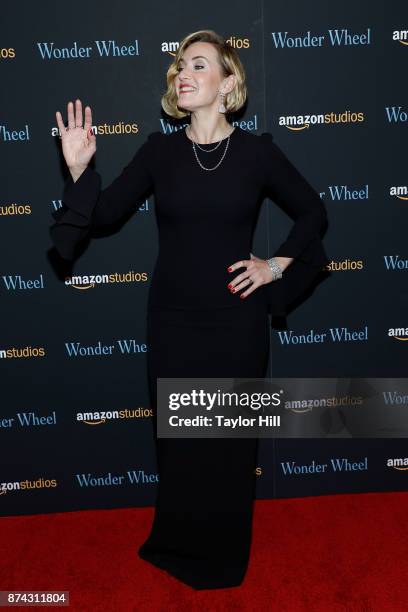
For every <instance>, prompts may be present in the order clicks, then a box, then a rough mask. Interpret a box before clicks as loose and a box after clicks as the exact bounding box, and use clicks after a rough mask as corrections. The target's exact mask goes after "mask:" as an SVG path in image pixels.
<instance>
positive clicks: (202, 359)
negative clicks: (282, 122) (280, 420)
mask: <svg viewBox="0 0 408 612" xmlns="http://www.w3.org/2000/svg"><path fill="white" fill-rule="evenodd" d="M227 142H228V141H227V140H226V139H225V140H223V141H221V143H220V146H219V147H218V148H216V150H213V151H211V149H214V144H212V145H208V146H203V148H204V149H206V150H205V151H199V152H198V155H199V158H200V160H201V161H202V163H203V165H204V166H206V167H213V166H214V165H215V164H216V163H217V161H218V160H219V159H220V157H221V155H222V154H223V151H224V147H225V146H226V144H227ZM207 149H208V150H207ZM152 192H154V194H155V204H156V206H155V212H156V218H157V225H158V233H159V255H158V259H157V261H156V265H155V269H154V273H153V278H152V281H151V284H150V288H149V300H148V313H147V344H148V352H147V359H148V382H149V390H150V395H151V404H152V407H153V411H154V423H156V416H157V409H158V407H157V398H156V382H157V378H159V377H165V378H172V377H184V378H203V377H204V378H205V377H212V378H224V377H225V378H228V377H233V378H264V377H265V375H266V366H267V359H268V351H269V330H268V305H269V307H271V309H272V313H273V314H285V313H286V309H287V307H288V305H289V304H290V303H291V302H292V301H293V300H294V299H296V298H297V297H299V295H301V294H302V292H304V291H306V289H307V288H308V287H309V286H310V283H311V282H312V280H314V278H315V276H316V275H317V273H318V272H319V271H320V269H321V267H322V266H323V265H324V264H325V263H326V262H327V258H326V254H325V252H324V249H323V246H322V243H321V239H320V235H319V232H320V231H321V229H322V226H323V223H324V221H325V216H326V214H325V209H324V205H323V204H322V202H321V200H320V198H319V196H318V194H317V193H316V192H315V191H314V190H313V188H312V187H311V186H310V185H309V184H308V183H307V182H306V180H305V179H304V178H303V177H302V176H301V175H300V173H299V172H298V171H297V170H296V169H295V168H294V166H293V165H292V164H291V163H290V162H289V160H288V159H287V158H286V157H285V155H284V154H283V152H282V151H281V150H280V149H279V148H278V147H277V145H275V143H274V142H273V139H272V136H271V135H270V134H264V135H262V136H255V135H253V134H250V133H246V132H244V131H243V130H241V129H240V128H235V130H234V132H233V133H232V135H231V137H230V140H229V146H228V150H227V151H226V154H225V157H224V159H223V161H222V163H221V165H220V166H219V167H218V168H217V169H216V170H214V171H206V170H203V169H202V168H200V166H199V165H198V163H197V161H196V159H195V156H194V152H193V150H192V143H191V141H190V140H189V139H188V137H187V135H186V133H185V132H184V130H180V131H178V132H175V133H173V134H171V135H170V136H165V135H162V134H161V133H159V132H153V133H152V134H150V135H149V137H148V138H147V139H146V141H145V142H144V143H143V144H142V146H141V147H140V148H139V149H138V151H137V152H136V154H135V156H134V157H133V159H132V160H131V161H130V163H129V164H128V165H127V166H126V167H125V168H124V170H123V171H122V173H121V175H120V176H118V177H117V178H116V179H115V181H113V182H112V183H111V185H109V187H107V188H106V189H103V190H101V180H100V176H99V174H98V173H97V172H95V171H94V170H92V169H91V168H89V167H88V168H87V170H86V171H85V172H84V173H83V174H82V175H81V176H80V178H79V179H78V180H77V181H76V182H75V183H74V182H73V181H72V180H71V179H69V180H68V181H67V183H66V185H65V188H64V193H63V197H62V201H63V207H62V209H60V210H59V211H57V212H56V213H54V220H55V223H54V225H53V226H52V227H51V237H52V239H53V241H54V244H55V246H56V248H57V249H58V251H59V253H60V254H61V256H62V257H64V258H66V259H72V258H74V257H75V254H76V248H77V246H78V245H79V244H80V243H81V242H82V240H83V239H84V238H85V237H86V236H87V235H88V233H89V231H90V229H91V228H93V227H103V226H106V225H110V224H112V223H115V222H116V221H119V220H121V219H122V218H123V217H124V216H125V215H126V214H128V213H129V212H132V211H136V210H137V206H138V204H139V203H140V201H141V199H142V198H143V197H146V196H147V195H148V194H149V193H152ZM265 192H266V193H267V194H268V195H269V196H270V197H271V198H273V199H274V200H275V201H276V202H277V204H278V205H280V206H282V207H283V208H284V209H285V210H286V211H287V213H288V214H289V215H290V216H291V217H292V218H293V219H294V225H293V227H292V230H291V232H290V234H289V236H288V238H287V240H286V241H285V242H284V243H283V244H282V245H281V246H280V247H279V249H278V251H277V253H276V254H277V255H285V256H290V257H295V258H296V259H295V261H294V262H293V263H292V264H291V265H290V266H289V267H288V268H287V269H286V270H285V272H284V277H283V278H282V279H280V280H278V281H276V282H273V283H269V284H268V285H264V286H262V287H260V288H259V289H257V290H255V291H254V292H253V293H251V294H250V295H249V296H248V297H247V298H245V299H244V300H241V299H240V297H239V294H240V293H241V292H238V293H237V294H235V295H234V294H231V293H230V291H229V290H228V288H227V285H228V283H229V282H230V281H231V280H232V278H234V277H235V276H237V274H238V273H239V272H241V271H244V268H242V269H240V270H239V271H235V272H233V273H231V274H230V273H229V272H228V271H227V267H228V266H230V265H231V264H233V263H235V262H237V261H240V260H242V259H249V258H250V252H251V245H252V237H253V230H254V227H255V224H256V221H257V217H258V212H259V208H260V206H261V204H262V201H263V199H264V196H265ZM136 248H137V246H136ZM154 441H155V444H156V451H157V461H158V472H159V485H158V495H157V501H156V509H155V517H154V521H153V525H152V530H151V533H150V535H149V537H148V538H147V540H146V542H144V543H143V545H142V546H141V547H140V549H139V555H140V556H141V557H142V558H143V559H145V560H146V561H149V562H150V563H152V564H153V565H155V566H156V567H158V568H160V569H162V570H166V571H167V572H169V573H170V574H172V575H173V576H175V577H176V578H178V579H179V580H181V581H183V582H184V583H186V584H188V585H190V586H191V587H193V588H195V589H216V588H222V587H232V586H237V585H239V584H241V582H242V580H243V579H244V576H245V572H246V569H247V565H248V560H249V554H250V543H251V528H252V506H253V498H254V493H255V467H256V455H257V439H256V438H253V439H251V438H249V439H228V438H225V439H212V438H209V439H195V438H192V439H166V438H158V437H157V433H156V430H155V428H154Z"/></svg>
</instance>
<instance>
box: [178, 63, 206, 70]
mask: <svg viewBox="0 0 408 612" xmlns="http://www.w3.org/2000/svg"><path fill="white" fill-rule="evenodd" d="M194 68H204V66H203V65H202V64H196V65H195V66H194ZM180 70H183V66H177V72H180Z"/></svg>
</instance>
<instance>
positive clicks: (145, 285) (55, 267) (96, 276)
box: [0, 0, 408, 516]
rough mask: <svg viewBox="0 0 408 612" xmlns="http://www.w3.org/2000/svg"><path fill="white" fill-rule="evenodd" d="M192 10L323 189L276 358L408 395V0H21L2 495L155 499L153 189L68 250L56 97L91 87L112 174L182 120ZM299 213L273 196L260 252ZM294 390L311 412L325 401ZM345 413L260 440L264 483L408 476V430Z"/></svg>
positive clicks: (320, 486)
mask: <svg viewBox="0 0 408 612" xmlns="http://www.w3.org/2000/svg"><path fill="white" fill-rule="evenodd" d="M200 29H213V30H215V31H217V32H219V33H220V34H222V35H223V36H224V37H225V38H227V39H228V41H229V42H230V44H231V45H232V46H234V47H235V48H236V49H237V50H238V52H239V55H240V58H241V59H242V62H243V64H244V66H245V69H246V73H247V82H248V83H247V84H248V90H249V98H248V104H247V105H246V107H245V109H243V112H242V113H241V114H240V115H239V116H234V117H232V118H231V120H232V122H233V123H234V124H235V125H239V126H240V127H241V128H242V129H245V130H248V131H251V132H254V133H255V134H261V133H262V132H264V131H268V132H271V133H272V134H273V135H274V138H275V141H276V142H277V144H278V145H279V146H280V147H281V148H282V149H283V151H284V152H285V153H286V155H287V156H288V157H289V158H290V159H291V161H292V162H293V163H294V164H295V165H296V167H297V168H298V169H299V170H300V171H301V172H302V174H303V175H304V176H305V177H306V178H307V179H308V180H309V182H310V183H311V184H312V185H313V187H314V188H315V189H316V190H317V191H318V192H319V194H320V195H321V197H322V198H323V200H324V202H325V204H326V207H327V210H328V216H329V227H328V231H327V232H326V235H325V237H324V244H325V247H326V250H327V253H328V255H329V258H330V265H329V266H328V268H327V270H322V280H323V282H321V283H319V284H318V285H317V286H316V288H315V289H314V291H313V292H312V293H311V294H310V295H309V296H308V297H307V299H305V300H303V302H302V303H299V304H297V305H296V307H294V308H293V309H292V311H291V312H290V313H289V314H288V317H287V318H286V320H285V321H272V325H271V327H270V336H271V337H270V340H271V353H270V361H269V365H268V376H270V377H273V376H278V377H382V378H388V379H389V385H388V386H387V388H384V394H383V395H384V410H385V411H392V409H393V408H394V407H395V406H398V407H401V406H403V405H404V403H407V410H408V399H407V396H406V395H405V396H404V395H403V394H401V393H400V392H399V391H398V388H399V387H398V385H397V380H396V379H399V378H403V377H404V376H406V374H407V363H408V317H407V312H408V290H407V273H408V272H407V270H408V246H407V238H406V234H407V222H408V208H407V207H408V187H407V164H406V150H405V149H406V142H407V125H408V123H407V122H408V100H407V83H406V70H407V63H408V14H407V11H406V7H405V3H404V2H403V1H402V0H401V1H400V2H397V1H394V2H392V3H389V2H385V0H382V1H377V2H371V3H369V2H358V3H357V2H348V1H347V0H346V2H343V3H331V4H328V3H327V2H325V1H323V0H318V1H315V2H313V3H310V2H302V1H300V0H291V1H287V0H275V1H274V2H267V1H265V0H254V1H253V2H240V3H236V2H223V3H220V2H218V1H217V2H216V1H214V0H207V2H205V4H203V5H195V6H192V5H191V4H190V3H187V2H185V1H183V2H182V1H179V0H175V1H173V2H172V3H171V4H169V3H167V2H164V1H161V2H158V3H157V2H155V3H152V2H146V1H144V0H143V1H139V2H133V1H131V0H118V1H117V2H114V3H112V2H109V1H108V0H99V1H98V2H96V1H94V2H91V1H89V0H88V1H85V2H82V3H81V7H80V10H79V11H78V10H76V9H75V7H74V6H69V5H67V4H66V3H64V2H62V1H53V2H50V1H45V2H41V3H40V4H38V3H30V2H28V1H27V2H22V1H21V0H20V1H19V0H16V2H14V3H12V4H10V3H9V4H8V5H7V8H6V9H5V10H4V11H3V19H2V24H1V36H0V72H1V83H2V96H1V98H2V100H1V110H0V146H1V172H2V180H1V183H0V232H1V260H0V268H1V274H0V297H1V338H0V357H1V359H0V368H1V394H2V398H1V408H0V410H1V412H0V453H1V465H0V515H3V516H6V515H22V514H33V513H40V512H41V513H43V512H55V511H65V510H76V509H86V508H115V507H127V506H129V507H130V506H144V505H152V504H154V501H155V495H156V491H157V483H158V475H157V466H156V462H155V453H154V443H153V438H152V410H151V406H150V398H149V393H148V386H147V371H146V356H147V353H148V351H149V346H148V345H147V343H146V325H145V319H146V312H147V310H146V309H147V295H148V290H149V284H150V279H151V274H152V271H153V267H154V263H155V259H156V256H157V248H158V247H157V227H156V221H155V214H154V210H155V203H154V197H153V196H152V197H151V198H148V199H146V200H145V201H143V202H140V203H138V210H137V212H136V213H135V214H134V215H133V216H132V217H131V218H129V219H127V220H126V222H125V223H123V224H122V225H121V226H120V227H115V228H110V229H109V231H107V230H106V231H104V233H102V232H99V233H97V232H96V231H93V232H92V235H91V240H90V241H88V243H87V244H86V246H85V247H84V249H83V252H82V254H81V255H80V257H79V258H78V259H77V260H76V261H74V262H68V261H66V260H63V259H61V258H60V257H59V256H58V254H57V253H56V252H55V250H54V249H53V247H52V243H51V240H50V235H49V227H50V225H51V224H52V223H53V219H52V216H51V213H52V212H53V211H56V210H58V208H59V207H61V204H62V202H61V197H62V191H63V186H64V182H65V180H66V178H67V169H66V167H65V164H64V160H63V158H62V155H61V150H60V140H59V138H58V129H57V126H56V122H55V111H56V110H60V111H61V112H62V113H63V116H64V118H65V119H66V105H67V102H68V101H70V100H75V99H76V98H80V99H81V100H82V102H83V104H84V105H90V106H91V108H92V111H93V130H94V132H95V134H96V135H97V147H98V148H97V153H96V155H95V158H94V161H93V163H94V164H95V168H96V169H97V170H98V172H100V174H101V176H102V179H103V186H107V185H108V184H109V183H110V182H111V181H112V180H113V179H114V178H115V177H116V176H117V175H118V174H119V173H120V171H121V170H122V168H123V167H124V166H125V165H126V164H127V163H128V162H129V160H130V159H131V158H132V157H133V155H134V153H135V151H136V150H137V149H138V148H139V147H140V146H141V144H142V143H143V142H144V141H145V139H146V138H147V136H148V134H149V133H150V132H153V131H157V130H159V131H162V132H163V133H165V134H170V133H172V131H173V130H176V129H183V128H184V127H185V125H186V123H185V122H174V121H173V120H171V118H170V117H168V116H166V115H165V114H164V112H163V111H162V109H161V105H160V97H161V95H162V94H163V92H164V91H165V86H166V83H165V74H166V70H167V68H168V66H169V64H170V63H171V61H172V58H173V56H174V53H175V51H176V49H177V47H178V45H179V42H180V41H181V40H182V39H183V38H184V36H186V35H187V34H189V33H191V32H193V31H197V30H200ZM180 180H182V177H180ZM291 224H292V221H291V220H290V219H289V218H288V217H287V216H286V215H285V214H284V213H283V212H282V211H281V209H280V208H279V207H278V206H276V205H275V204H274V202H272V201H270V200H265V202H264V203H263V205H262V209H261V214H260V217H259V222H258V225H257V228H256V233H255V240H254V245H253V249H252V252H253V253H255V255H257V256H258V257H263V258H266V257H267V256H269V254H271V253H272V252H273V250H274V249H275V248H276V247H277V246H278V245H279V244H280V243H281V242H282V241H283V239H284V237H285V235H286V234H287V232H288V231H289V229H290V227H291ZM209 248H210V245H209ZM185 358H186V360H187V359H188V358H189V356H188V355H186V356H185ZM392 379H395V386H394V385H393V381H392ZM331 400H332V402H333V406H336V405H340V402H341V401H343V402H344V401H346V402H349V403H350V402H353V401H354V400H355V398H341V397H337V398H331ZM355 410H359V404H358V402H356V406H355ZM293 412H294V414H293V418H294V419H297V420H298V423H297V428H298V431H299V432H301V431H302V422H303V423H305V422H306V421H307V419H308V418H309V417H310V416H311V414H313V406H309V405H306V407H305V408H303V409H302V410H296V411H295V410H294V411H293ZM349 434H350V435H349V436H348V437H347V436H342V435H341V428H340V429H339V436H338V437H337V438H336V437H335V436H334V437H330V438H319V439H301V438H300V437H297V438H291V439H263V440H261V441H260V448H259V456H258V462H257V463H258V465H257V470H256V474H257V481H256V482H257V497H258V498H273V497H294V496H307V495H324V494H329V493H343V492H364V491H395V490H405V489H407V488H408V480H407V479H408V459H407V457H408V450H407V444H406V439H405V438H403V437H395V438H390V437H388V438H378V439H375V438H372V437H371V438H370V437H358V436H357V435H354V434H353V432H349ZM219 469H220V470H222V469H223V466H222V465H220V466H219ZM225 478H228V474H227V473H226V474H225ZM186 487H188V482H186Z"/></svg>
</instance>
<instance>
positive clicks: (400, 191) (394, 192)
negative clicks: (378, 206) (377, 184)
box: [390, 185, 408, 201]
mask: <svg viewBox="0 0 408 612" xmlns="http://www.w3.org/2000/svg"><path fill="white" fill-rule="evenodd" d="M390 196H392V197H393V198H398V200H404V201H408V187H407V186H406V185H393V186H392V187H390Z"/></svg>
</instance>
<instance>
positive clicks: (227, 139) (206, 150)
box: [185, 125, 236, 170]
mask: <svg viewBox="0 0 408 612" xmlns="http://www.w3.org/2000/svg"><path fill="white" fill-rule="evenodd" d="M187 129H188V133H190V126H189V125H188V126H187V127H186V129H185V131H186V134H187ZM235 130H236V128H234V129H233V130H232V132H234V131H235ZM232 132H230V134H229V135H228V136H226V137H225V138H223V139H222V140H220V141H219V142H218V144H217V145H216V146H215V147H214V148H213V149H203V148H202V147H201V146H200V145H199V144H198V142H195V141H194V140H193V139H192V138H190V137H189V136H187V138H188V139H189V140H191V142H192V145H193V151H194V156H195V158H196V160H197V163H198V165H199V166H200V168H202V169H203V170H216V169H217V168H218V166H219V165H220V164H221V163H222V161H223V159H224V157H225V155H226V153H227V151H228V146H229V141H230V138H231V134H232ZM224 140H226V143H225V149H224V152H223V154H222V156H221V159H220V161H219V162H218V163H217V164H216V165H215V166H214V167H213V168H206V167H205V166H203V164H202V163H201V161H200V160H199V159H198V155H197V149H200V151H204V152H205V153H211V152H212V151H215V150H216V149H218V147H219V146H220V145H221V143H222V142H224Z"/></svg>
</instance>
